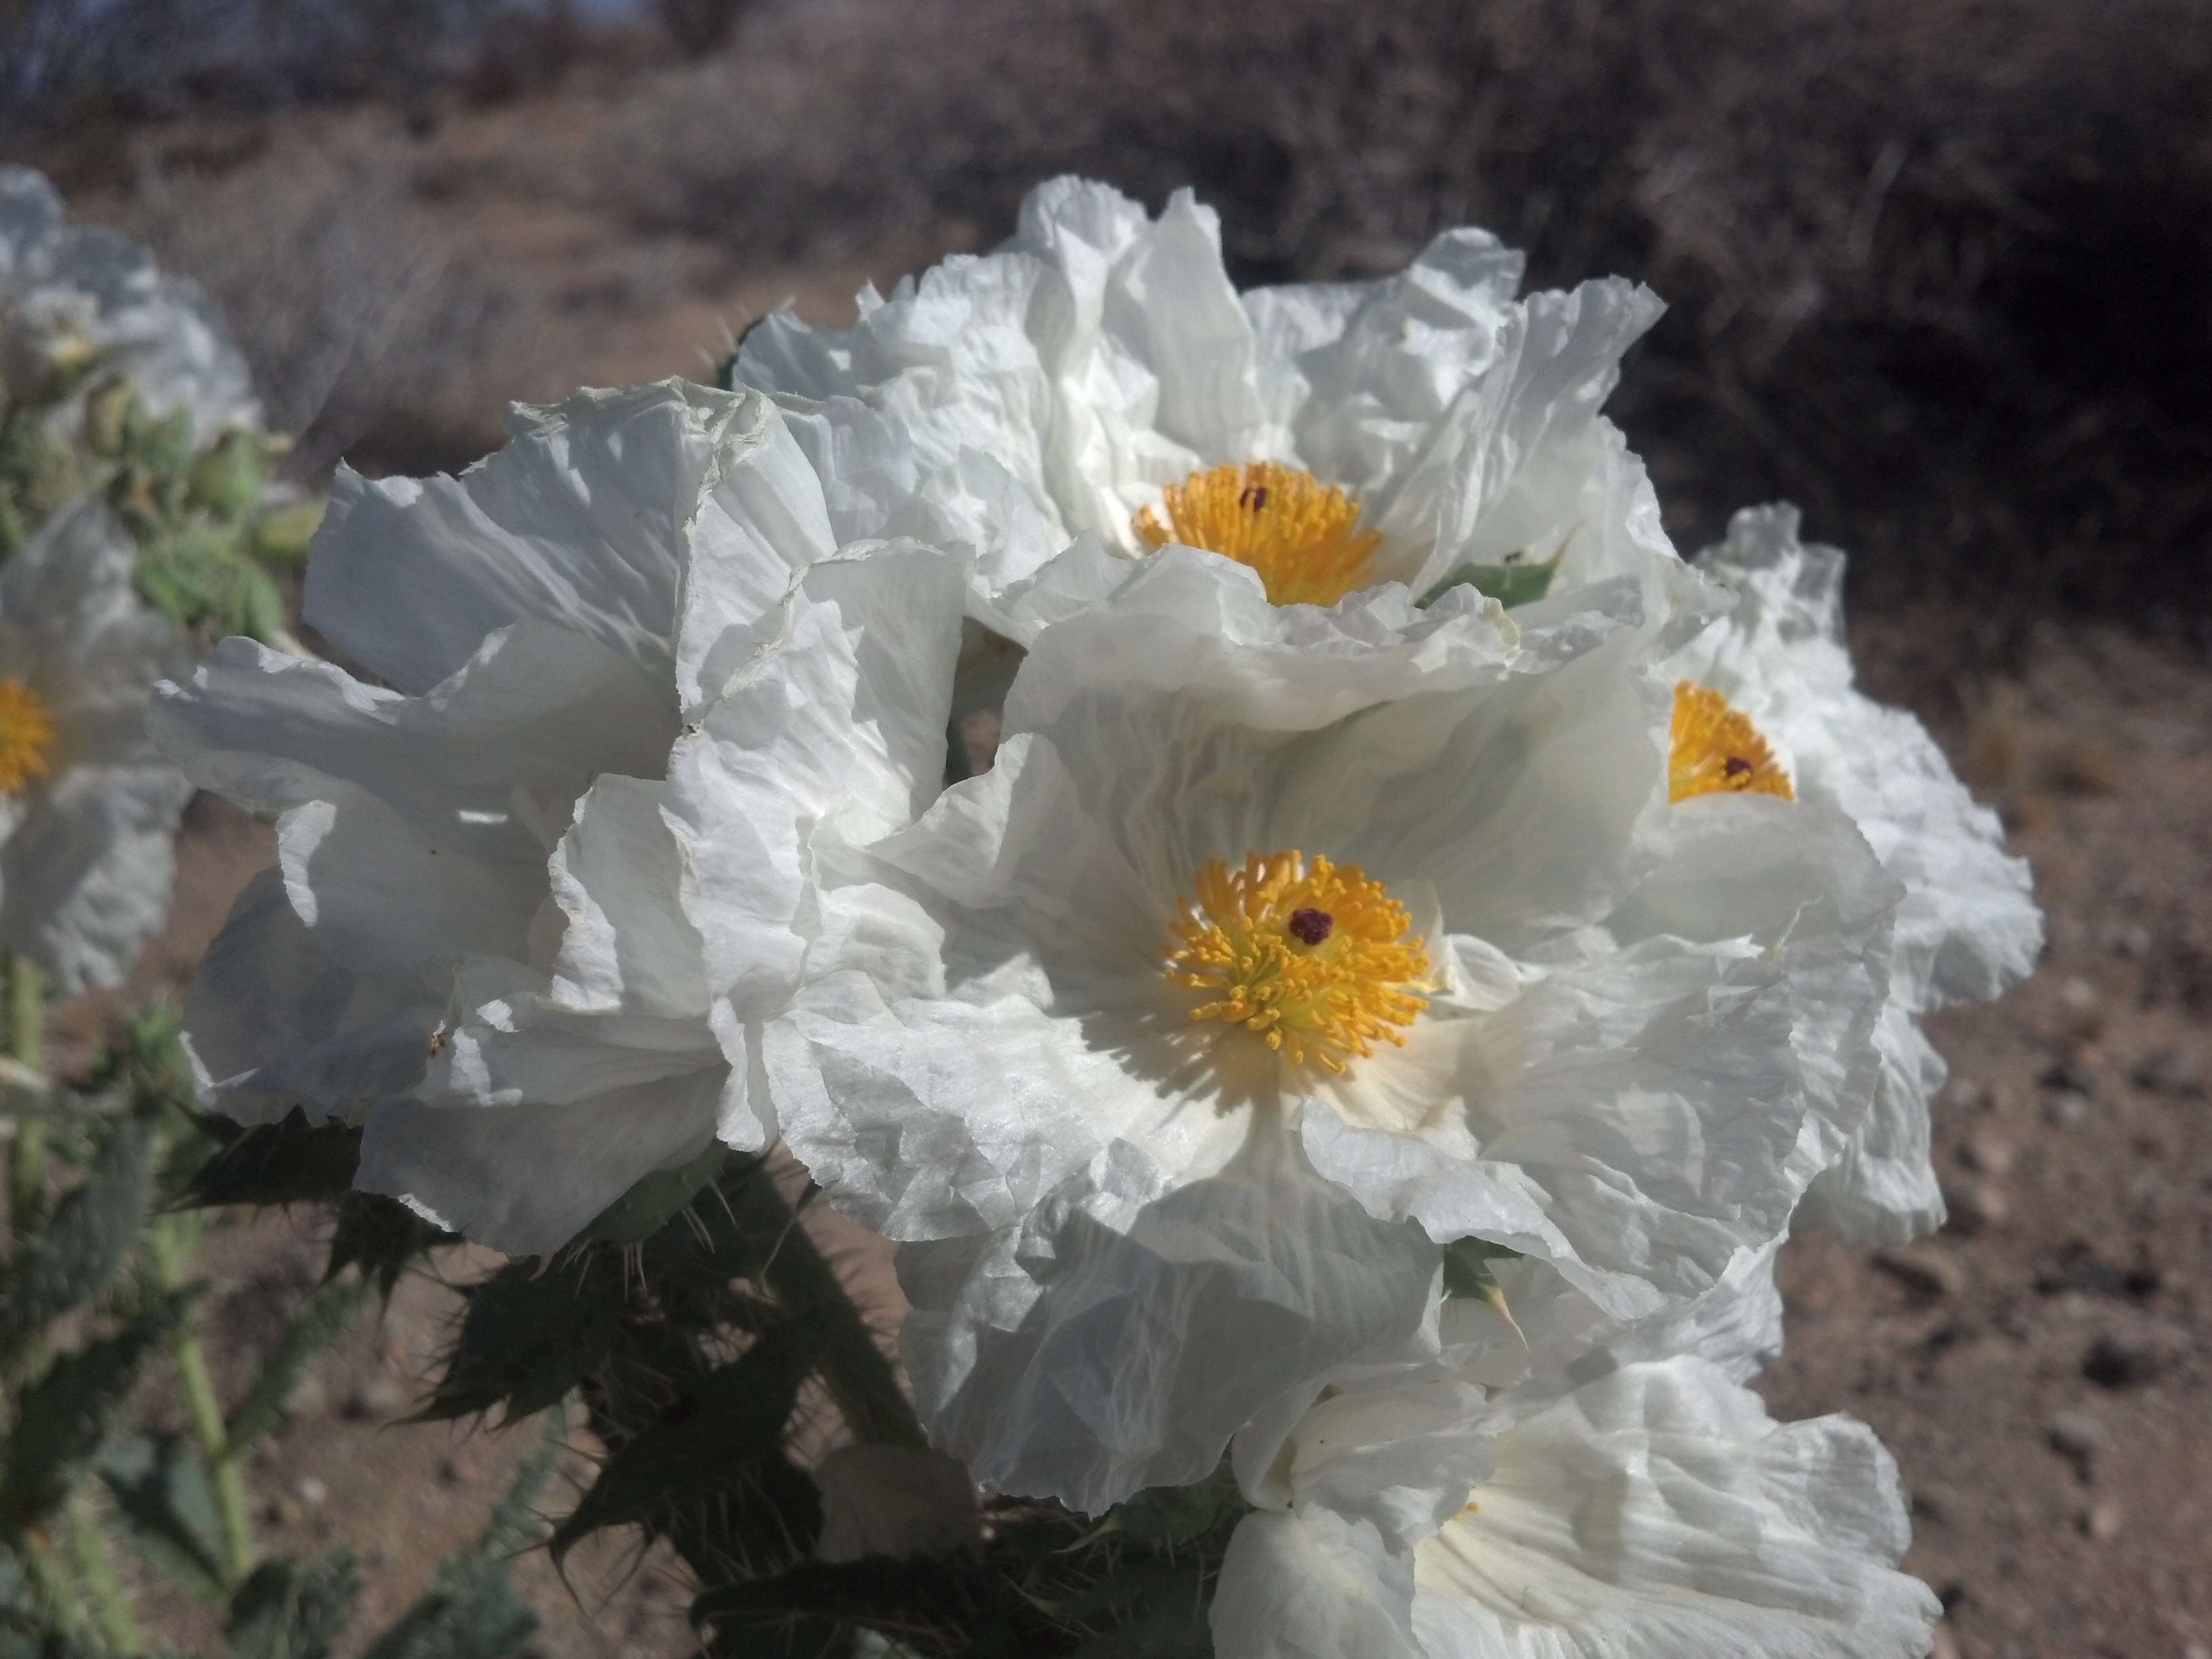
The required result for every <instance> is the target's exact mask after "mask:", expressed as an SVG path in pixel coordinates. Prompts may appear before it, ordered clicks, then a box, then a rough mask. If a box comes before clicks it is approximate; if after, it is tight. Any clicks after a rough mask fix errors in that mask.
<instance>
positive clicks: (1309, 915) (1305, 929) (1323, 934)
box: [1286, 908, 1336, 945]
mask: <svg viewBox="0 0 2212 1659" xmlns="http://www.w3.org/2000/svg"><path fill="white" fill-rule="evenodd" d="M1286 925H1287V926H1288V927H1289V928H1290V930H1291V938H1292V939H1296V940H1297V942H1298V943H1299V944H1301V945H1318V944H1320V943H1321V942H1322V940H1323V939H1327V938H1328V936H1329V933H1331V932H1332V931H1333V930H1334V928H1335V927H1336V918H1335V917H1334V916H1333V915H1329V913H1328V911H1326V910H1316V909H1312V908H1307V909H1304V910H1293V911H1291V919H1290V921H1289V922H1288V923H1287V924H1286Z"/></svg>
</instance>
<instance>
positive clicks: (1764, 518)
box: [1665, 507, 2043, 1242]
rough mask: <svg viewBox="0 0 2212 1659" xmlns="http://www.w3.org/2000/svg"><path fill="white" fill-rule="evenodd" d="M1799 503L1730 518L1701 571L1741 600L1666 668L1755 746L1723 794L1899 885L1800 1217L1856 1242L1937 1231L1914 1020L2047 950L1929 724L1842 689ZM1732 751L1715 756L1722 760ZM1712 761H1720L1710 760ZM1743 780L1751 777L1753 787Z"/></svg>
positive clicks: (1832, 617) (1983, 988)
mask: <svg viewBox="0 0 2212 1659" xmlns="http://www.w3.org/2000/svg"><path fill="white" fill-rule="evenodd" d="M1797 525H1798V517H1797V513H1796V509H1795V508H1794V507H1761V508H1753V509H1751V510H1748V511H1746V512H1742V513H1738V514H1736V516H1735V520H1733V522H1732V523H1731V524H1730V525H1729V534H1728V538H1727V540H1726V541H1724V542H1723V543H1722V544H1720V545H1719V546H1717V547H1714V548H1711V549H1709V550H1706V551H1705V552H1704V553H1702V554H1700V555H1699V559H1698V563H1699V566H1700V567H1702V568H1704V569H1705V571H1706V572H1707V573H1708V574H1711V576H1712V577H1714V578H1715V579H1716V580H1717V581H1719V582H1720V583H1721V584H1723V586H1726V587H1728V588H1729V589H1732V590H1733V591H1734V592H1735V599H1736V603H1735V609H1734V611H1731V612H1730V613H1729V614H1728V615H1727V616H1725V617H1723V618H1722V619H1721V620H1719V621H1717V622H1716V623H1713V624H1712V625H1711V627H1710V628H1709V629H1706V631H1705V632H1704V633H1703V634H1701V635H1699V636H1698V637H1697V638H1696V639H1694V640H1693V641H1691V642H1690V643H1689V644H1688V645H1687V646H1686V647H1683V648H1682V649H1681V650H1680V651H1679V652H1678V653H1675V654H1674V656H1673V657H1672V658H1671V659H1669V660H1668V663H1667V664H1666V665H1665V666H1666V668H1667V670H1668V671H1671V672H1674V673H1676V674H1679V675H1680V676H1681V677H1682V678H1683V679H1684V680H1685V681H1686V683H1689V684H1691V685H1692V688H1693V689H1692V690H1688V691H1686V692H1685V693H1684V698H1685V702H1686V703H1687V702H1692V701H1699V700H1706V699H1711V700H1715V701H1717V700H1718V699H1722V698H1724V699H1725V700H1726V702H1727V703H1728V705H1729V707H1730V708H1731V709H1732V710H1733V711H1734V714H1735V718H1736V719H1738V720H1744V721H1747V722H1748V724H1749V725H1750V726H1755V727H1756V736H1758V737H1761V738H1764V739H1765V740H1767V741H1769V742H1771V744H1772V752H1771V754H1770V753H1769V752H1768V751H1767V750H1765V746H1764V744H1761V745H1760V747H1759V749H1758V750H1757V751H1756V752H1753V750H1750V749H1748V748H1743V745H1742V744H1741V743H1739V744H1737V747H1738V748H1742V749H1743V756H1742V757H1738V758H1736V759H1735V761H1734V762H1733V763H1734V764H1736V765H1738V766H1740V767H1741V768H1742V770H1741V773H1740V774H1739V775H1737V776H1735V777H1734V778H1732V779H1729V780H1727V781H1726V786H1725V787H1771V781H1772V780H1776V779H1780V780H1782V783H1781V786H1780V787H1784V788H1788V787H1790V781H1794V785H1795V790H1796V794H1797V796H1798V797H1799V798H1800V799H1803V800H1806V801H1808V802H1819V803H1822V804H1825V805H1831V806H1833V807H1835V808H1838V809H1839V810H1840V811H1844V812H1845V813H1847V814H1849V815H1850V818H1851V820H1852V821H1853V822H1854V823H1857V825H1858V827H1859V829H1861V830H1862V831H1863V833H1864V834H1865V836H1866V837H1867V839H1868V841H1869V842H1871V843H1872V845H1873V847H1874V849H1875V853H1876V854H1878V855H1879V856H1880V858H1881V860H1882V863H1883V865H1884V866H1886V867H1887V869H1888V871H1889V872H1890V873H1891V875H1893V877H1895V878H1897V879H1898V881H1899V882H1900V883H1901V884H1903V887H1904V890H1905V896H1904V900H1903V902H1902V903H1901V904H1900V905H1899V908H1898V913H1897V929H1896V949H1895V954H1894V957H1893V961H1892V963H1891V973H1890V997H1889V1000H1888V1001H1887V1005H1886V1006H1885V1007H1884V1009H1883V1012H1882V1015H1881V1023H1880V1025H1879V1028H1878V1031H1877V1036H1878V1040H1879V1052H1880V1061H1881V1073H1880V1079H1879V1083H1878V1086H1877V1087H1876V1088H1875V1091H1874V1095H1873V1099H1872V1104H1871V1109H1870V1110H1869V1113H1868V1114H1867V1115H1866V1116H1865V1118H1864V1120H1863V1122H1862V1124H1861V1126H1860V1127H1859V1128H1858V1129H1857V1131H1856V1132H1855V1133H1852V1134H1851V1135H1850V1137H1849V1138H1848V1140H1847V1143H1846V1145H1845V1146H1844V1147H1843V1149H1842V1150H1841V1154H1840V1161H1839V1162H1838V1164H1837V1165H1836V1167H1835V1168H1834V1169H1833V1170H1831V1171H1829V1172H1828V1173H1826V1175H1824V1176H1822V1178H1821V1179H1820V1181H1819V1182H1817V1183H1816V1184H1815V1186H1814V1188H1813V1191H1812V1193H1811V1194H1810V1197H1809V1200H1808V1202H1809V1204H1810V1206H1811V1208H1812V1212H1813V1213H1814V1215H1816V1216H1820V1217H1821V1218H1825V1219H1826V1220H1828V1221H1829V1222H1830V1223H1832V1225H1836V1226H1838V1227H1839V1228H1841V1229H1842V1230H1844V1231H1846V1232H1848V1233H1850V1235H1852V1236H1853V1237H1857V1238H1859V1239H1862V1240H1869V1241H1885V1242H1895V1241H1896V1240H1899V1239H1901V1238H1905V1237H1911V1236H1912V1235H1914V1234H1916V1233H1919V1232H1924V1231H1928V1230H1929V1229H1930V1228H1932V1227H1934V1226H1935V1225H1937V1224H1939V1223H1940V1222H1941V1221H1942V1214H1943V1207H1942V1197H1941V1196H1940V1194H1938V1193H1937V1191H1936V1179H1935V1171H1934V1170H1933V1168H1932V1167H1931V1166H1930V1164H1929V1154H1928V1104H1929V1100H1930V1098H1931V1097H1933V1095H1934V1093H1935V1091H1936V1089H1937V1088H1938V1087H1940V1086H1941V1085H1942V1080H1943V1062H1942V1059H1941V1058H1940V1057H1939V1056H1938V1055H1937V1054H1936V1051H1935V1050H1934V1049H1933V1048H1930V1047H1929V1044H1928V1042H1927V1040H1926V1038H1924V1037H1923V1036H1922V1035H1921V1033H1920V1031H1919V1029H1918V1027H1917V1024H1915V1021H1914V1018H1913V1017H1914V1016H1915V1015H1917V1014H1919V1013H1922V1012H1926V1011H1927V1010H1929V1009H1930V1008H1937V1007H1942V1006H1945V1005H1946V1004H1949V1003H1954V1002H1961V1001H1984V1000H1988V999H1990V998H1991V997H1994V996H1996V994H1998V993H1999V992H2001V991H2002V990H2003V989H2004V988H2005V987H2007V986H2008V985H2010V984H2012V983H2014V982H2015V981H2017V980H2019V979H2021V978H2022V977H2023V976H2025V975H2027V972H2028V971H2029V969H2032V968H2033V966H2034V964H2035V959H2036V957H2037V955H2038V953H2039V951H2040V950H2041V949H2042V945H2043V921H2042V917H2041V915H2039V913H2038V911H2037V910H2036V908H2035V905H2034V902H2033V899H2032V898H2031V896H2030V883H2029V876H2028V869H2027V863H2026V862H2025V861H2024V860H2020V859H2016V858H2013V857H2010V856H2008V855H2007V854H2006V853H2005V851H2004V832H2003V829H2002V825H2001V824H2000V823H1998V821H1997V818H1996V814H1995V813H1993V812H1991V811H1989V810H1988V809H1987V808H1985V807H1982V806H1978V805H1976V804H1975V803H1974V799H1973V797H1972V795H1971V794H1969V793H1967V790H1966V787H1965V786H1964V785H1963V784H1961V783H1960V781H1959V780H1958V778H1957V777H1956V776H1955V775H1954V774H1953V772H1952V770H1951V766H1950V763H1949V762H1948V761H1947V760H1946V759H1945V758H1944V756H1943V752H1942V750H1941V749H1939V748H1937V747H1936V743H1935V740H1934V739H1933V738H1930V737H1929V734H1928V732H1927V730H1926V728H1925V727H1923V726H1922V725H1921V724H1920V722H1919V721H1918V720H1916V719H1915V718H1914V717H1913V716H1912V715H1911V714H1908V713H1906V712H1905V710H1903V709H1899V708H1885V707H1883V706H1882V705H1881V704H1880V703H1877V702H1874V701H1872V700H1871V699H1870V698H1869V697H1867V696H1865V695H1864V694H1863V693H1862V692H1860V691H1859V690H1857V688H1856V687H1855V686H1854V685H1853V684H1852V672H1851V660H1850V652H1849V651H1848V649H1847V648H1846V647H1845V646H1844V618H1843V578H1844V556H1843V554H1842V553H1840V552H1838V550H1835V549H1833V548H1830V547H1820V546H1812V547H1808V546H1806V545H1805V544H1802V543H1801V542H1800V541H1799V540H1798V538H1797ZM1725 746H1726V745H1724V744H1723V745H1721V747H1725ZM1707 748H1708V749H1710V750H1711V752H1713V753H1715V754H1718V753H1719V749H1718V748H1715V747H1713V746H1712V745H1711V744H1708V745H1707ZM1754 770H1755V772H1756V776H1757V779H1758V780H1759V781H1757V782H1754V781H1753V775H1754Z"/></svg>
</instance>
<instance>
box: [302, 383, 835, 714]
mask: <svg viewBox="0 0 2212 1659" xmlns="http://www.w3.org/2000/svg"><path fill="white" fill-rule="evenodd" d="M771 425H772V416H771V411H770V410H769V405H768V404H766V402H765V401H764V400H763V399H761V398H747V397H743V396H736V395H732V394H730V393H727V392H714V391H710V390H708V388H706V387H704V386H694V385H692V384H690V382H687V381H683V380H666V381H663V382H661V383H660V384H659V385H657V386H640V387H635V388H631V389H629V390H626V391H620V392H597V391H587V392H577V393H576V394H575V395H574V396H573V397H571V398H568V400H567V401H566V402H565V403H562V404H559V405H557V406H556V407H553V408H550V409H529V408H518V409H517V410H516V411H515V416H514V420H513V424H512V426H511V428H510V432H511V435H510V439H509V441H508V443H507V446H506V447H504V448H502V449H501V450H500V451H499V452H498V453H495V454H493V455H491V456H489V457H488V458H487V459H484V460H483V461H481V462H479V463H478V464H477V465H475V466H473V467H471V469H469V471H466V472H465V473H462V474H461V475H460V476H459V477H434V478H427V479H418V478H386V479H381V480H379V481H376V482H374V483H372V482H370V481H368V480H367V479H365V478H362V477H360V476H359V475H358V474H357V473H355V472H354V471H351V470H350V469H349V468H346V467H340V468H339V469H338V473H337V477H336V478H335V479H334V480H333V481H332V483H331V500H330V509H329V512H328V513H327V514H326V516H325V520H324V523H323V528H322V530H321V531H320V532H319V534H318V535H317V537H316V539H315V546H314V550H313V555H312V556H311V558H310V560H309V562H308V567H307V592H306V599H305V616H306V618H307V622H308V623H310V624H312V625H313V627H315V628H316V629H319V630H320V631H321V633H322V634H323V635H325V637H326V638H327V639H329V640H330V641H331V643H332V644H333V645H335V646H337V647H338V648H339V649H340V650H342V651H343V652H345V653H348V654H349V655H350V656H352V657H353V658H355V659H356V660H358V661H360V662H361V663H362V664H364V665H366V666H367V667H368V668H369V669H371V670H372V671H374V672H375V673H376V674H378V675H380V676H381V677H382V678H384V679H385V680H386V681H387V682H388V683H389V684H392V685H394V686H396V687H398V689H399V690H402V691H410V692H420V691H427V690H429V689H430V688H431V687H433V686H435V685H436V684H438V683H439V682H441V680H444V679H445V678H447V676H449V675H451V674H452V673H453V672H454V671H456V670H458V669H459V668H460V667H461V665H463V664H465V663H466V662H467V661H468V660H469V659H471V657H472V656H473V655H474V654H475V653H476V651H477V647H478V646H479V645H480V644H481V642H482V641H483V639H484V637H485V635H489V634H490V633H492V632H494V631H495V630H496V629H501V628H504V627H506V626H507V625H508V624H509V623H514V622H518V621H521V620H524V619H526V618H535V619H538V620H542V621H545V622H550V623H557V624H558V625H560V626H561V627H562V628H563V629H566V630H568V632H570V633H573V634H578V635H582V636H584V637H585V638H586V639H588V640H591V641H594V642H595V643H597V644H598V645H599V646H601V647H604V648H605V649H606V650H608V651H610V652H612V653H614V654H616V655H617V656H619V657H622V658H623V659H627V660H628V661H629V662H631V663H633V664H635V665H637V666H638V667H639V668H640V669H641V670H643V671H646V672H647V674H649V675H652V676H655V677H660V676H665V674H666V672H667V671H668V669H669V667H670V663H671V644H670V642H671V640H672V639H673V638H674V637H675V633H676V622H677V614H678V584H679V581H680V580H681V579H682V578H681V570H682V566H683V563H684V559H685V557H686V556H687V554H688V553H689V551H690V549H691V546H692V544H693V542H694V539H695V537H697V536H699V535H702V534H708V535H711V534H712V533H714V524H705V525H702V516H704V515H705V509H706V501H705V498H706V496H707V495H708V493H709V491H710V490H711V489H712V488H713V487H714V483H715V482H716V481H717V479H718V477H719V476H720V472H721V471H722V470H723V469H724V468H725V467H726V466H727V465H730V464H731V463H732V460H733V459H734V457H735V456H736V455H738V454H739V453H743V452H744V451H745V450H746V449H747V448H749V447H753V446H756V445H758V444H760V443H762V442H763V441H766V439H767V435H768V434H769V430H770V428H771ZM716 521H717V522H720V520H719V518H717V520H716ZM725 527H726V526H725ZM826 550H827V546H826V544H823V545H820V546H813V547H810V548H807V549H805V550H793V551H792V552H791V553H788V554H786V555H785V556H782V557H781V559H780V560H779V561H778V562H777V568H775V569H774V570H773V571H771V572H769V573H768V574H767V575H766V577H765V580H767V581H768V582H769V583H770V584H771V585H772V589H773V592H781V587H782V585H783V580H784V579H785V577H786V575H787V573H788V570H789V568H791V567H792V566H793V565H794V564H797V563H799V562H802V558H803V556H804V554H805V553H818V552H822V551H826ZM395 592H406V593H413V594H416V595H417V596H418V599H417V602H416V603H414V604H410V605H395V604H392V603H391V595H392V594H393V593H395ZM772 596H773V594H772V595H771V597H772Z"/></svg>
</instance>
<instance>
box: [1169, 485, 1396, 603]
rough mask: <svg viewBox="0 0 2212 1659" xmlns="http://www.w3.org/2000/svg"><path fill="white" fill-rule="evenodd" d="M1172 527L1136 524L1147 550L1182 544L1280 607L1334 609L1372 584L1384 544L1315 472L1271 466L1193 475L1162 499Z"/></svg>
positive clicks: (1352, 505)
mask: <svg viewBox="0 0 2212 1659" xmlns="http://www.w3.org/2000/svg"><path fill="white" fill-rule="evenodd" d="M1160 504H1161V506H1163V507H1165V508H1166V509H1167V522H1166V523H1165V524H1162V523H1161V522H1160V517H1159V513H1158V512H1157V511H1156V510H1155V509H1153V508H1152V507H1146V508H1145V509H1144V511H1142V512H1141V513H1138V514H1137V516H1136V519H1135V520H1134V522H1133V528H1134V529H1135V531H1136V532H1137V538H1138V539H1139V540H1140V541H1142V542H1143V543H1144V544H1145V545H1146V546H1147V547H1165V546H1166V545H1167V544H1169V543H1170V542H1180V543H1181V544H1182V545H1183V546H1185V547H1200V548H1204V549H1205V550H1206V551H1207V552H1209V553H1218V554H1220V555H1221V556H1223V557H1224V558H1229V559H1234V560H1236V561H1237V563H1239V564H1243V565H1249V566H1250V567H1251V568H1253V569H1255V570H1256V571H1258V572H1259V573H1260V580H1261V582H1262V583H1263V584H1264V585H1265V586H1266V587H1267V598H1268V599H1269V600H1270V601H1271V602H1272V603H1273V604H1276V605H1334V604H1335V603H1336V602H1337V601H1338V600H1339V599H1342V598H1343V597H1344V596H1345V595H1346V594H1347V593H1349V592H1352V589H1354V588H1356V587H1364V586H1366V584H1367V582H1368V580H1369V574H1368V566H1369V565H1370V563H1371V562H1373V560H1374V557H1375V550H1376V548H1378V547H1380V546H1381V545H1382V544H1383V538H1382V536H1381V535H1380V534H1379V533H1378V532H1375V531H1372V530H1362V529H1360V528H1359V503H1358V501H1354V500H1352V497H1351V496H1349V495H1346V494H1345V493H1344V492H1343V491H1342V490H1341V489H1337V488H1336V487H1335V486H1334V484H1325V483H1322V481H1321V480H1320V479H1318V478H1316V477H1314V475H1313V474H1312V473H1310V472H1300V471H1296V470H1294V469H1293V468H1291V467H1287V466H1279V465H1276V464H1275V463H1274V462H1273V461H1252V462H1249V463H1247V464H1246V465H1242V466H1217V467H1212V468H1210V469H1208V470H1206V471H1202V472H1194V473H1192V474H1191V475H1190V477H1188V478H1185V479H1184V480H1183V481H1182V483H1179V484H1170V485H1169V486H1168V487H1167V489H1166V490H1165V491H1164V492H1163V499H1162V501H1161V503H1160Z"/></svg>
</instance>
